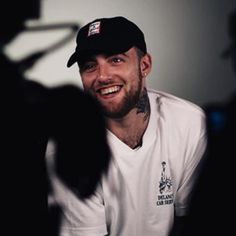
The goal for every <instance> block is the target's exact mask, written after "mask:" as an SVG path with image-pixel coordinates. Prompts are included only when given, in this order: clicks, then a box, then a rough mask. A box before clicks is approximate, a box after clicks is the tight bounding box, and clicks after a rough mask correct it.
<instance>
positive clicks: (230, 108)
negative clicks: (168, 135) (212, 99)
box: [183, 9, 236, 236]
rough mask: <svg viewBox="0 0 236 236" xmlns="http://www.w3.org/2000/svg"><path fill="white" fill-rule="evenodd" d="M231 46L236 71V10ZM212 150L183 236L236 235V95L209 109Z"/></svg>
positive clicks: (227, 52) (231, 24) (228, 52)
mask: <svg viewBox="0 0 236 236" xmlns="http://www.w3.org/2000/svg"><path fill="white" fill-rule="evenodd" d="M228 26H229V28H228V33H229V36H230V39H231V43H230V45H229V47H228V48H227V50H225V51H224V52H223V54H222V57H223V58H227V59H230V60H231V62H232V65H233V69H234V70H235V71H236V9H235V10H233V11H232V12H231V13H230V15H229V25H228ZM205 111H206V117H207V127H208V147H207V157H206V160H205V165H204V167H203V169H202V173H201V175H200V178H199V181H198V184H197V186H196V189H195V194H194V197H193V199H192V205H191V208H190V214H189V217H188V218H187V221H186V227H185V230H184V233H183V236H195V235H234V234H235V233H234V232H235V223H234V218H233V217H232V214H233V212H234V211H235V201H234V196H233V191H234V190H233V189H234V179H235V169H234V164H233V162H234V160H233V159H234V157H235V134H236V95H235V94H233V95H232V96H231V97H230V99H229V101H228V102H225V103H223V102H222V103H221V104H218V103H217V104H208V105H206V106H205Z"/></svg>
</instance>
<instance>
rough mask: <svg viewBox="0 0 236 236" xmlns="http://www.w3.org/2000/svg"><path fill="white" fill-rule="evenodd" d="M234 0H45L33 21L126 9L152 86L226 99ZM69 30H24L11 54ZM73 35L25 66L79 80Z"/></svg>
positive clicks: (32, 74) (202, 99)
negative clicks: (143, 46)
mask: <svg viewBox="0 0 236 236" xmlns="http://www.w3.org/2000/svg"><path fill="white" fill-rule="evenodd" d="M234 8H236V0H146V1H143V0H119V1H111V0H86V1H82V0H42V7H41V18H40V20H39V21H38V22H28V23H29V24H30V23H31V24H35V25H37V24H38V25H40V24H53V23H68V22H75V23H78V24H79V25H80V26H83V25H84V24H86V23H87V22H89V21H91V20H94V19H96V18H100V17H111V16H117V15H123V16H125V17H127V18H128V19H130V20H131V21H133V22H135V23H136V24H137V25H138V26H139V27H140V28H141V29H142V31H143V32H144V34H145V37H146V43H147V47H148V51H149V52H150V53H151V55H152V57H153V70H152V73H151V75H150V76H149V77H148V81H147V83H148V86H149V87H152V88H154V89H156V90H162V91H165V92H169V93H172V94H174V95H177V96H179V97H182V98H185V99H188V100H190V101H192V102H195V103H197V104H199V105H205V104H206V103H209V102H223V101H225V100H227V99H228V98H229V97H230V96H231V94H232V93H233V92H234V90H235V88H236V75H235V74H234V72H233V70H232V67H231V64H230V60H224V59H222V58H221V53H222V51H224V50H225V49H226V48H227V46H228V45H229V42H230V41H229V40H230V39H229V36H228V33H227V27H228V25H227V23H228V22H227V20H228V18H227V17H228V14H229V12H230V11H231V10H232V9H234ZM67 34H68V30H57V31H51V32H49V31H47V32H37V33H29V32H28V33H22V34H21V35H19V37H17V38H16V39H15V40H14V41H13V42H11V44H10V45H8V47H7V48H6V51H7V53H8V54H9V56H10V57H11V58H12V59H13V60H20V59H21V58H23V57H25V56H26V55H29V54H31V53H32V52H33V51H34V50H35V49H43V48H46V47H48V46H49V45H52V44H53V43H55V42H57V41H58V40H59V39H61V38H63V37H65V35H67ZM74 48H75V37H74V38H73V39H72V40H70V41H69V42H68V43H66V44H65V45H64V46H62V47H61V48H59V49H58V50H56V51H54V52H53V53H51V54H48V55H46V56H45V57H43V58H42V59H41V60H39V61H38V62H37V63H36V64H35V65H34V66H33V67H32V68H31V69H29V70H28V71H27V72H26V76H27V78H28V79H30V80H36V81H40V82H42V83H43V84H45V85H46V86H49V87H50V86H56V85H59V84H64V83H70V84H74V85H78V86H82V85H81V81H80V77H79V72H78V68H77V66H76V65H74V66H72V67H71V68H67V67H66V63H67V60H68V58H69V56H70V55H71V53H72V52H73V51H74Z"/></svg>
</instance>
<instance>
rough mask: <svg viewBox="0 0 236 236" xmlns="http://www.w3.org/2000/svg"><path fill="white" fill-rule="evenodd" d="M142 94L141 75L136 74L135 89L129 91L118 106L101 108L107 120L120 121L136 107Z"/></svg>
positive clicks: (112, 105)
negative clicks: (136, 82)
mask: <svg viewBox="0 0 236 236" xmlns="http://www.w3.org/2000/svg"><path fill="white" fill-rule="evenodd" d="M141 92H142V77H141V73H138V84H137V86H136V87H135V88H132V89H131V90H130V91H128V92H126V93H125V96H124V97H123V99H122V100H121V101H120V102H119V104H109V105H107V106H103V105H102V108H103V112H104V115H105V116H106V117H108V118H113V119H120V118H122V117H124V116H125V115H127V114H128V113H129V112H130V111H131V110H132V109H133V108H135V107H136V104H137V103H138V102H139V99H140V96H141Z"/></svg>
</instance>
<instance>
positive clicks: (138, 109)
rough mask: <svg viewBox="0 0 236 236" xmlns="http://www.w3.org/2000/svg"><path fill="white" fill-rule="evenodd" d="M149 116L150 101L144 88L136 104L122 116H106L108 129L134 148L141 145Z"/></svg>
mask: <svg viewBox="0 0 236 236" xmlns="http://www.w3.org/2000/svg"><path fill="white" fill-rule="evenodd" d="M149 116H150V103H149V99H148V95H147V91H146V89H145V90H144V91H143V93H142V96H141V97H140V99H139V101H138V103H137V104H136V106H135V107H134V108H133V109H132V110H131V111H130V112H129V113H128V114H126V115H125V116H124V117H122V118H119V119H110V118H108V120H107V122H108V129H109V130H110V131H111V132H112V133H113V134H115V135H116V136H117V137H118V138H119V139H120V140H121V141H122V142H124V143H125V144H127V145H128V146H129V147H130V148H132V149H134V148H136V147H138V146H141V145H142V137H143V134H144V132H145V130H146V128H147V125H148V121H149Z"/></svg>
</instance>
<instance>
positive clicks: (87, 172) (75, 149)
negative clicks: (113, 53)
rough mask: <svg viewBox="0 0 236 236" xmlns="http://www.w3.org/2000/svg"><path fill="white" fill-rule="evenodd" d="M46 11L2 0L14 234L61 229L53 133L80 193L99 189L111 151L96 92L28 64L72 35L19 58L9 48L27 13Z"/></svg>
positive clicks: (4, 129) (6, 217) (5, 192)
mask: <svg viewBox="0 0 236 236" xmlns="http://www.w3.org/2000/svg"><path fill="white" fill-rule="evenodd" d="M39 17H40V1H39V0H22V1H15V2H14V3H12V2H10V1H5V2H3V3H1V8H0V73H1V74H0V75H1V96H2V99H1V101H2V106H1V118H2V119H1V181H2V184H1V189H2V191H1V192H2V193H1V197H2V199H1V201H2V203H3V206H2V208H1V215H2V218H1V219H2V220H1V222H2V226H3V227H5V229H4V231H5V234H6V235H25V236H27V235H31V236H32V235H34V236H35V235H40V236H42V235H57V229H58V226H59V225H58V224H59V222H60V215H59V212H60V206H52V207H48V194H49V192H51V191H53V190H52V189H51V186H50V181H49V179H48V175H47V166H46V162H45V152H46V147H47V143H48V140H50V139H53V140H54V142H55V144H56V154H55V165H56V170H57V171H58V175H59V177H60V178H61V179H62V180H63V181H64V182H65V183H66V184H67V185H68V186H69V187H71V188H72V190H73V191H74V192H75V193H76V194H77V195H78V197H80V198H86V197H88V196H90V195H91V194H92V193H93V191H94V190H95V187H96V185H97V184H98V182H99V180H100V177H101V175H102V173H104V172H105V171H106V169H107V166H108V162H109V157H110V155H109V154H110V152H109V148H108V146H107V143H106V132H105V122H104V120H103V116H102V115H101V113H100V107H99V105H98V104H97V103H96V102H95V100H93V99H92V98H91V97H90V96H89V95H87V94H85V93H83V92H82V91H81V90H80V89H79V88H76V87H73V86H71V85H65V86H60V87H57V88H52V89H49V88H46V87H44V86H43V85H41V84H39V83H36V82H33V81H29V80H27V79H26V78H25V77H24V71H25V70H26V69H28V68H30V67H31V66H33V65H34V63H35V62H36V61H37V60H38V59H40V58H41V56H43V55H45V53H47V52H49V51H52V50H54V49H56V48H57V47H59V46H61V44H62V43H63V42H65V41H63V40H62V41H61V42H57V44H55V45H54V46H52V47H51V48H48V49H47V52H44V51H42V52H36V53H34V54H32V55H31V56H29V57H27V58H25V59H24V60H22V61H19V62H17V61H12V60H11V59H10V58H9V57H8V56H7V55H6V54H5V53H4V52H5V51H4V50H5V46H6V45H7V44H8V43H9V42H11V40H13V39H14V38H15V37H16V36H17V35H18V34H19V33H21V32H22V31H24V30H25V29H26V28H25V26H24V23H25V21H26V20H28V19H38V18H39ZM63 26H64V25H63ZM66 27H68V26H66ZM49 28H51V27H49ZM40 30H42V29H40ZM73 30H74V28H73Z"/></svg>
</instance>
